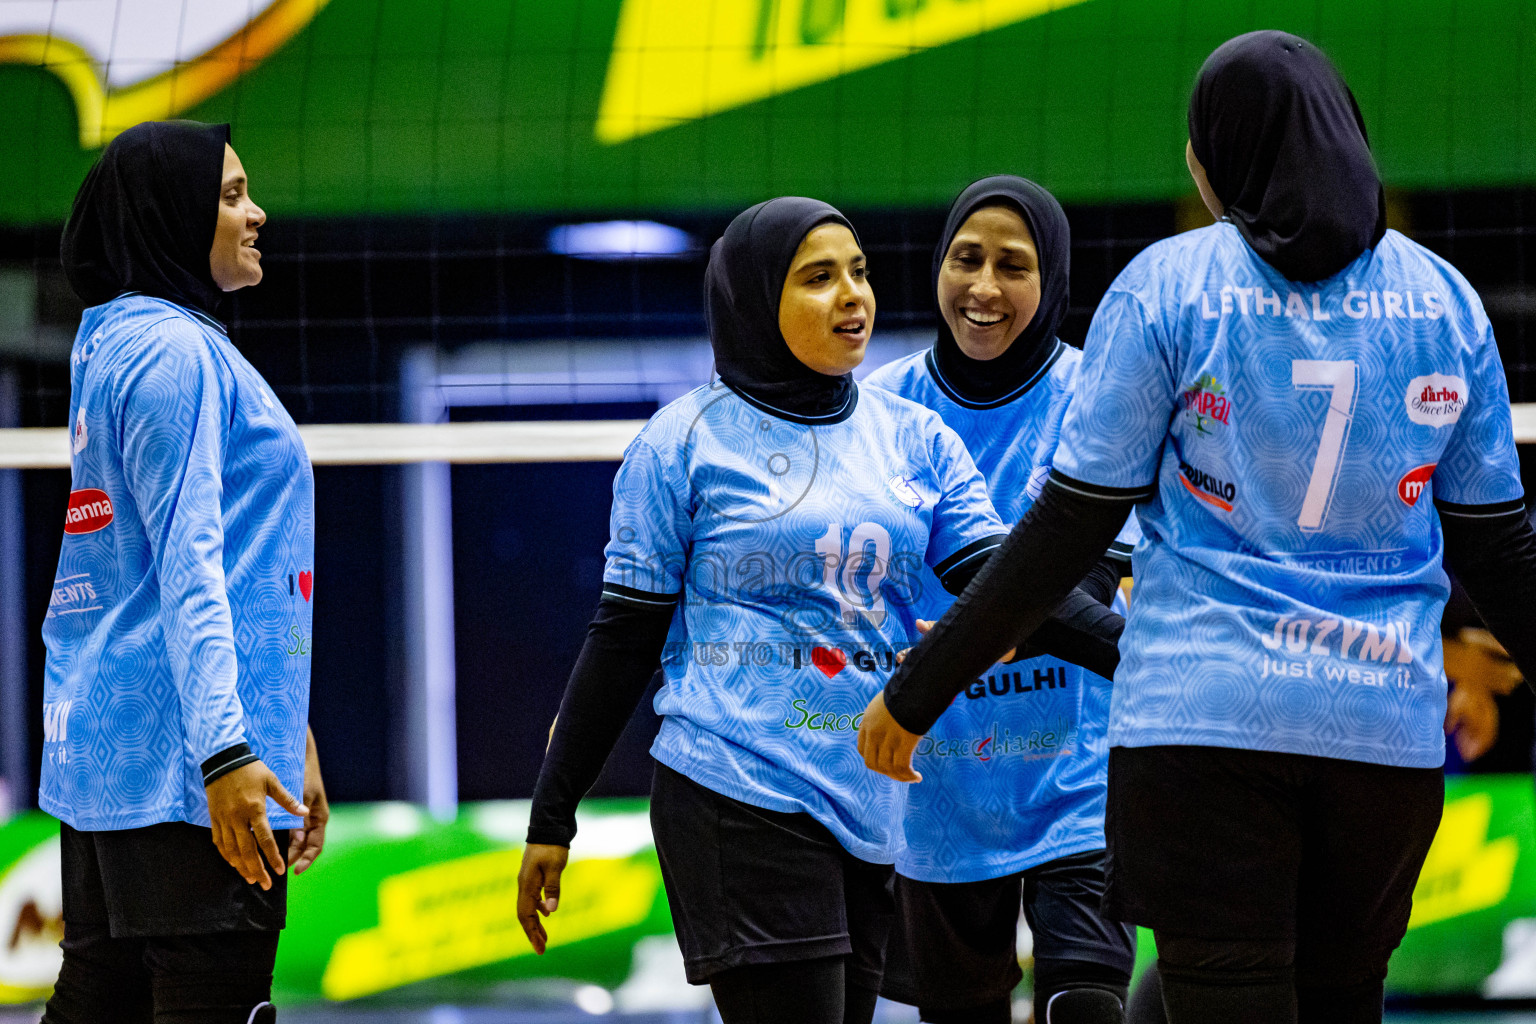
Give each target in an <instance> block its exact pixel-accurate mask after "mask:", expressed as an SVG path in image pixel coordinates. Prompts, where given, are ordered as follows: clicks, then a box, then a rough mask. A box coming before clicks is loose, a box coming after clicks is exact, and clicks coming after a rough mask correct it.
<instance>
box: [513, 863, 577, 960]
mask: <svg viewBox="0 0 1536 1024" xmlns="http://www.w3.org/2000/svg"><path fill="white" fill-rule="evenodd" d="M570 855H571V851H570V850H569V849H568V848H567V847H564V846H544V845H542V844H540V843H529V844H528V845H527V846H526V847H525V848H524V849H523V866H522V867H521V868H519V869H518V871H517V920H518V922H519V923H520V924H521V925H522V926H523V932H524V933H525V934H527V936H528V943H529V945H531V946H533V951H534V952H535V953H538V954H540V955H542V954H543V953H544V949H545V947H546V946H548V945H549V934H548V933H547V932H545V931H544V922H543V921H540V920H539V915H540V914H543V915H544V916H545V917H548V916H549V915H550V914H553V913H554V912H555V910H556V909H557V908H558V907H559V906H560V873H561V872H562V871H564V870H565V862H566V860H567V859H569V858H570Z"/></svg>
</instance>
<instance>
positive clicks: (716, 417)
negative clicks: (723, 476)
mask: <svg viewBox="0 0 1536 1024" xmlns="http://www.w3.org/2000/svg"><path fill="white" fill-rule="evenodd" d="M714 386H715V385H711V387H714ZM718 386H719V390H720V395H719V397H717V398H714V399H711V400H710V401H709V402H707V403H705V405H704V407H703V408H702V409H700V410H699V412H698V415H696V416H695V417H694V419H693V423H691V424H690V425H689V427H688V437H687V440H686V441H685V442H684V450H685V451H686V452H688V453H689V456H690V458H691V455H692V453H693V452H695V451H698V450H700V449H701V448H702V449H704V450H706V451H708V452H709V457H710V458H711V459H724V460H726V462H727V463H728V464H727V465H726V466H725V467H724V470H725V471H726V472H737V473H741V474H743V475H744V477H745V479H744V480H743V481H742V482H743V484H746V486H743V487H738V488H736V489H734V491H733V492H732V493H730V494H729V495H726V494H722V493H719V492H709V491H703V492H700V493H699V495H698V496H699V498H700V499H701V500H702V501H703V502H704V504H705V505H708V506H709V507H710V509H712V510H713V511H714V512H715V513H716V514H717V515H719V516H721V517H723V518H725V519H733V520H735V521H736V522H740V523H766V522H769V521H770V520H774V519H777V518H779V517H780V516H782V515H784V514H785V513H786V512H789V511H790V510H791V509H793V508H794V507H795V506H797V505H799V504H800V502H801V501H803V500H805V496H806V495H807V494H809V493H811V485H812V484H814V483H815V482H816V473H817V469H818V467H819V465H820V462H821V448H820V445H819V444H818V442H817V440H816V431H815V429H814V428H813V427H811V426H808V425H807V424H803V423H795V422H792V421H790V420H782V419H779V418H778V417H776V416H770V415H768V414H767V413H762V414H760V415H756V416H750V417H744V416H742V415H741V414H740V411H739V410H738V409H737V408H736V406H735V404H734V403H730V402H726V399H729V398H731V397H732V396H733V395H734V392H732V391H730V390H729V389H728V388H726V387H725V385H723V384H720V385H718ZM722 402H724V403H725V404H722ZM748 481H750V482H751V483H755V484H756V485H757V486H756V487H753V486H751V484H749V483H748Z"/></svg>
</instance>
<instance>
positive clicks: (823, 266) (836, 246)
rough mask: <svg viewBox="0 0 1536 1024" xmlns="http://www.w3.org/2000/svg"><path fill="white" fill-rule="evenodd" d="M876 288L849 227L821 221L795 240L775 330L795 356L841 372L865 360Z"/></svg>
mask: <svg viewBox="0 0 1536 1024" xmlns="http://www.w3.org/2000/svg"><path fill="white" fill-rule="evenodd" d="M874 326H875V293H874V291H873V290H872V289H871V288H870V287H869V274H868V271H867V270H866V269H865V266H864V253H863V251H861V250H860V249H859V243H858V242H857V241H856V240H855V239H854V237H853V232H852V231H849V230H848V229H847V228H846V227H844V226H843V225H841V224H822V225H821V226H820V227H816V228H813V229H812V230H811V231H810V232H809V233H807V234H806V236H805V238H803V239H801V241H800V248H799V249H797V250H795V257H794V259H792V260H790V261H789V274H788V275H787V276H786V277H785V278H784V290H783V292H782V293H780V295H779V332H780V333H781V334H783V335H784V340H785V342H787V343H788V344H789V350H790V352H792V353H794V356H795V358H796V359H798V360H800V361H801V362H802V363H804V364H805V365H806V366H809V367H810V368H811V369H813V370H815V371H816V372H817V373H824V374H826V375H827V376H829V377H840V376H842V375H843V374H845V373H849V372H851V371H852V370H853V368H854V367H856V366H858V365H859V364H860V363H862V362H863V361H864V348H865V346H866V345H868V344H869V335H870V332H871V331H872V330H873V329H874Z"/></svg>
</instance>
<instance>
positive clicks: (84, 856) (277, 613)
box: [39, 121, 328, 1024]
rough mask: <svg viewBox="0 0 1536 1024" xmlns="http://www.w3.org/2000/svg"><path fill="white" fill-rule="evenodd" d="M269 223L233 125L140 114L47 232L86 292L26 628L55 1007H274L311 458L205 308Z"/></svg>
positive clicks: (304, 701)
mask: <svg viewBox="0 0 1536 1024" xmlns="http://www.w3.org/2000/svg"><path fill="white" fill-rule="evenodd" d="M265 220H266V215H265V214H264V213H263V212H262V210H261V208H260V207H258V206H257V205H256V204H255V202H254V201H253V200H252V199H251V196H250V191H249V188H248V185H247V180H246V174H245V170H244V168H243V167H242V166H241V164H240V159H239V157H237V156H236V155H235V151H234V150H233V149H232V148H230V146H229V126H228V125H205V124H197V123H194V122H190V121H172V122H147V123H144V124H141V125H138V126H136V127H134V128H130V129H128V130H127V131H125V132H124V133H123V134H121V135H119V136H118V137H117V138H116V139H114V140H113V141H112V143H111V144H110V145H109V146H108V147H107V149H106V151H105V152H104V153H103V154H102V157H101V160H100V161H99V162H98V163H97V164H96V166H95V167H94V168H93V169H92V170H91V172H90V174H89V176H88V177H87V178H86V180H85V183H84V184H83V185H82V186H81V188H80V192H79V194H78V195H77V196H76V198H75V203H74V207H73V209H72V211H71V213H70V219H69V223H68V225H67V226H66V227H65V230H64V243H63V250H62V254H61V255H62V260H63V264H64V270H65V273H66V274H67V275H68V278H69V282H70V284H71V286H72V287H73V288H74V290H75V292H76V294H78V295H79V296H80V298H81V300H82V301H84V303H85V304H86V306H87V307H89V308H87V309H86V311H85V315H84V317H83V318H82V320H81V324H80V331H79V333H78V335H77V336H76V339H75V345H74V350H73V353H72V355H71V358H70V371H71V373H70V423H71V427H72V429H73V444H72V451H73V458H72V466H71V479H72V483H71V487H72V491H71V493H70V499H69V511H68V514H67V515H66V517H65V521H64V538H63V543H62V546H61V549H60V552H59V568H58V574H57V577H56V579H55V582H54V590H53V599H52V601H51V603H50V604H49V608H48V616H47V619H46V621H45V622H44V625H43V639H44V641H45V642H46V643H47V647H48V659H47V665H46V678H45V688H44V701H45V706H44V746H43V770H42V779H41V791H40V794H39V803H40V805H41V806H42V808H43V809H44V810H46V811H48V812H49V813H51V814H53V815H55V816H57V817H58V818H59V819H60V820H61V821H62V822H63V825H62V863H63V880H64V942H63V947H64V964H63V969H62V971H61V973H60V975H59V981H58V985H57V986H56V988H55V989H54V993H53V997H52V999H50V1000H49V1002H48V1006H47V1009H46V1011H45V1012H44V1016H43V1020H44V1021H46V1022H49V1024H87V1022H89V1024H96V1022H100V1021H107V1020H112V1021H145V1022H148V1021H149V1020H150V1019H151V1017H153V1018H154V1019H156V1020H198V1021H208V1022H210V1024H218V1022H225V1021H227V1022H229V1024H250V1022H252V1021H257V1022H262V1021H271V1020H273V1019H274V1016H275V1012H274V1011H273V1009H272V1006H271V1004H270V1002H268V999H269V998H270V995H271V987H272V967H273V963H274V959H275V956H276V952H277V941H278V935H279V933H280V930H281V929H282V927H283V924H284V921H285V914H286V901H287V890H286V879H285V878H284V873H285V870H286V868H287V867H288V866H289V865H292V866H294V868H295V870H297V871H302V870H303V869H304V868H305V867H307V866H308V864H309V863H310V862H311V861H313V860H314V858H315V856H316V855H318V854H319V852H320V848H321V845H322V843H323V841H324V834H325V823H326V818H327V816H328V815H327V810H326V800H325V790H324V786H323V785H322V783H321V779H320V769H319V764H318V761H317V759H316V755H315V745H314V737H313V735H312V734H310V733H309V730H308V727H307V717H308V704H309V659H308V657H291V656H289V655H288V654H286V653H285V651H287V649H288V646H289V644H288V637H289V636H290V635H291V632H290V631H291V630H293V629H299V630H301V631H302V633H303V634H304V635H305V636H308V635H310V622H311V616H310V605H309V599H310V594H311V584H312V581H313V566H314V498H313V483H312V479H311V476H310V467H309V459H308V457H307V455H306V453H305V451H304V444H303V441H302V439H301V438H300V437H299V435H298V430H297V428H296V427H295V426H294V424H293V421H292V420H291V419H290V418H289V417H288V414H287V413H286V412H285V411H284V410H283V408H282V406H280V405H278V404H277V402H276V401H275V400H274V399H273V398H272V396H271V393H270V391H269V389H268V388H267V386H266V383H265V382H264V381H263V380H262V379H261V376H260V375H259V374H258V373H257V372H256V371H255V369H253V368H252V367H251V365H250V363H248V362H247V361H246V360H245V359H244V357H242V356H241V355H240V353H239V352H238V351H237V350H236V349H235V347H234V346H233V345H232V344H231V343H230V340H229V338H228V336H227V335H226V334H225V331H224V328H223V326H222V325H221V324H220V323H219V322H218V321H217V320H215V319H214V317H213V313H214V312H215V310H216V308H217V304H218V300H219V297H220V294H221V293H223V292H228V291H234V290H235V289H238V288H245V287H249V286H250V285H254V284H256V283H257V282H259V281H260V280H261V276H262V271H261V254H260V253H259V252H258V251H257V250H256V248H255V247H254V243H255V241H256V238H257V234H258V231H259V229H260V228H261V226H262V225H263V224H264V223H265ZM292 792H301V793H302V794H303V796H304V803H302V804H301V803H300V802H299V801H298V800H296V799H295V798H294V797H293V796H291V795H290V794H291V793H292ZM269 798H270V799H271V800H273V801H275V802H276V804H277V805H278V809H277V810H276V812H275V813H274V814H273V815H272V816H271V817H269V816H268V800H269ZM306 804H307V806H306ZM290 830H292V832H291V835H290ZM274 875H275V876H276V878H275V879H274V877H273V876H274Z"/></svg>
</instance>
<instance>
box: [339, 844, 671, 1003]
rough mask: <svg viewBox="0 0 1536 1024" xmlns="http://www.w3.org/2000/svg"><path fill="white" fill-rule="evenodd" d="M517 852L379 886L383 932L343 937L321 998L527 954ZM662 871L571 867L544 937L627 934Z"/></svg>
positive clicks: (602, 863)
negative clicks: (520, 916) (624, 931)
mask: <svg viewBox="0 0 1536 1024" xmlns="http://www.w3.org/2000/svg"><path fill="white" fill-rule="evenodd" d="M521 863H522V851H521V850H496V851H492V852H490V853H481V854H475V855H472V856H469V857H460V858H458V859H456V860H448V861H443V862H441V863H438V864H430V865H428V866H426V867H421V868H416V869H414V870H411V871H406V872H402V873H401V874H398V875H393V876H391V877H389V878H386V879H384V881H383V882H381V883H380V884H379V926H378V927H377V928H370V929H368V930H366V931H360V932H353V933H352V934H350V935H343V936H342V937H341V938H340V939H339V940H338V941H337V943H336V947H335V949H334V950H333V951H332V952H331V959H330V961H329V962H328V963H327V964H326V966H325V974H324V976H323V977H322V978H321V980H320V990H321V992H322V993H323V994H324V995H325V997H326V998H327V999H333V1000H342V999H357V998H358V997H360V996H366V995H373V994H374V993H376V992H384V991H386V990H388V989H393V988H399V987H400V986H402V985H407V984H410V983H412V982H416V981H424V980H426V979H427V978H439V977H442V976H444V975H447V974H456V973H458V972H459V971H464V970H469V969H470V968H472V967H482V966H484V965H486V964H493V963H498V962H500V961H502V960H509V959H512V958H513V957H520V956H527V955H530V954H532V953H533V947H532V946H530V945H529V944H528V937H527V936H526V935H524V934H523V929H522V925H521V924H520V923H519V921H518V918H517V872H518V867H519V865H520V864H521ZM660 881H661V874H660V872H659V871H657V869H656V868H655V866H654V865H647V864H645V863H644V862H641V861H636V860H630V859H622V860H621V859H607V858H604V859H592V860H573V861H571V863H570V865H569V866H568V867H567V868H566V869H565V874H564V876H563V877H562V884H563V886H564V893H565V895H563V896H562V897H561V900H560V908H559V910H557V911H556V912H555V913H554V914H553V915H551V916H550V918H549V919H548V920H547V921H546V922H545V927H546V928H547V929H548V930H549V935H550V938H551V939H552V940H554V941H558V942H561V943H572V942H578V941H580V940H581V939H589V938H593V937H595V936H598V935H605V934H608V933H610V932H616V931H620V930H622V929H625V928H631V927H633V926H635V925H637V924H639V923H640V922H641V921H644V920H645V919H646V917H647V916H648V915H649V914H650V912H651V907H652V905H653V904H654V903H655V901H656V894H657V890H658V889H659V888H660V884H659V883H660Z"/></svg>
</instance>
